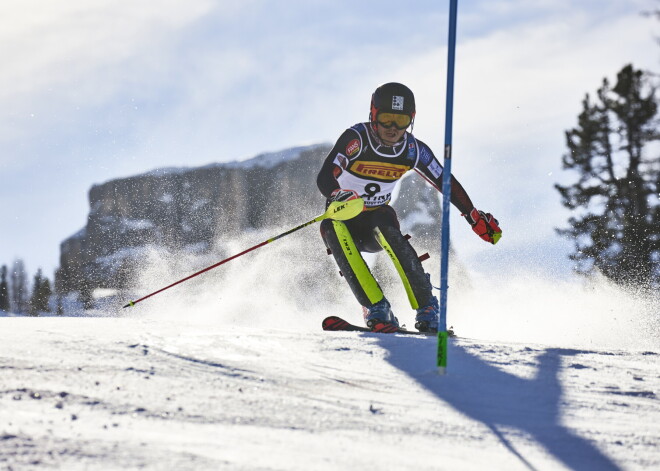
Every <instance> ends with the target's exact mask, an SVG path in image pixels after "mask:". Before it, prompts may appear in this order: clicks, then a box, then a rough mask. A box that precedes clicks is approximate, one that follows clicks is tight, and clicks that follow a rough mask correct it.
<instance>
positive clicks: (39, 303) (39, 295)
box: [30, 268, 53, 316]
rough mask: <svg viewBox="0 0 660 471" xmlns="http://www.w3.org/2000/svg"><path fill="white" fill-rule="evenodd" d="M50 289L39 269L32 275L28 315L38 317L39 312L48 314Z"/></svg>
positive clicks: (46, 279)
mask: <svg viewBox="0 0 660 471" xmlns="http://www.w3.org/2000/svg"><path fill="white" fill-rule="evenodd" d="M52 294H53V293H52V291H51V288H50V281H49V280H48V278H46V277H44V276H43V274H42V272H41V268H40V269H39V270H37V274H36V275H34V283H33V285H32V297H31V298H30V314H31V315H33V316H38V315H39V313H40V312H49V311H50V307H49V305H48V304H49V301H50V296H51V295H52Z"/></svg>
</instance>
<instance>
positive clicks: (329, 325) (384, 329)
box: [321, 316, 437, 337]
mask: <svg viewBox="0 0 660 471" xmlns="http://www.w3.org/2000/svg"><path fill="white" fill-rule="evenodd" d="M321 325H322V327H323V330H331V331H344V332H346V331H348V332H372V333H377V334H405V335H423V336H427V337H428V336H432V335H433V336H435V335H437V333H436V332H417V331H415V330H406V329H402V328H400V327H395V326H393V325H392V324H385V323H381V324H376V325H375V326H374V328H373V329H370V328H369V327H363V326H359V325H354V324H351V323H350V322H348V321H345V320H344V319H342V318H341V317H337V316H330V317H326V318H325V319H323V323H322V324H321Z"/></svg>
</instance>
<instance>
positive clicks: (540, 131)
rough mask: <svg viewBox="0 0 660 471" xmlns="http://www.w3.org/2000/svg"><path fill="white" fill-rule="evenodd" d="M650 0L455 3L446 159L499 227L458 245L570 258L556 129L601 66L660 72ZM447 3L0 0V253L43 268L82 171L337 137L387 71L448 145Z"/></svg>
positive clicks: (421, 124)
mask: <svg viewBox="0 0 660 471" xmlns="http://www.w3.org/2000/svg"><path fill="white" fill-rule="evenodd" d="M658 6H659V4H658V2H657V1H655V0H538V1H535V2H528V1H524V0H502V1H492V0H473V1H469V2H467V1H459V10H458V40H457V44H458V45H457V56H456V57H457V58H456V85H455V109H454V135H453V143H454V159H453V164H452V170H453V173H454V175H455V176H456V177H457V178H458V179H459V180H460V181H461V183H462V184H463V186H464V187H465V188H466V189H467V191H468V193H469V194H470V196H471V197H472V199H473V201H474V203H475V205H476V206H477V208H479V209H483V210H486V211H490V212H492V213H493V214H494V215H495V216H496V217H497V218H498V219H499V220H500V223H501V226H502V229H503V231H504V235H503V238H502V241H501V242H500V243H499V244H498V245H497V246H496V247H491V246H488V245H487V244H484V243H483V242H482V241H481V240H480V239H478V238H477V237H476V236H474V235H473V234H472V233H471V232H470V231H469V227H467V226H465V227H461V226H463V225H464V224H465V223H463V222H462V221H460V219H459V218H458V217H457V214H456V213H455V212H454V214H453V216H452V243H453V244H454V246H455V247H456V248H457V251H458V252H459V253H460V254H461V255H462V256H463V257H464V259H466V260H468V261H470V262H474V263H475V264H482V266H483V267H497V266H501V265H502V264H503V263H505V262H508V261H511V262H515V263H521V264H524V263H529V264H530V265H535V266H544V267H547V269H548V270H549V271H552V272H553V273H557V274H560V273H565V272H566V270H570V262H568V260H567V257H566V255H567V253H568V252H569V251H570V249H571V244H570V242H569V241H565V240H562V239H560V238H559V237H558V236H557V235H555V231H554V228H555V227H562V226H565V225H566V220H567V218H568V216H569V214H568V213H567V212H566V210H564V209H563V208H562V207H561V205H560V200H559V195H558V193H557V192H556V191H555V190H554V188H553V184H555V183H557V182H563V183H566V182H567V181H570V178H571V176H570V174H568V173H566V172H562V170H561V156H562V155H563V154H564V152H565V151H566V147H565V141H564V139H565V138H564V131H565V130H567V129H569V128H571V127H573V126H575V125H576V119H577V115H578V113H579V112H580V107H581V100H582V99H583V97H584V95H585V94H586V93H593V92H595V90H596V89H597V88H598V87H599V86H600V84H601V82H602V80H603V78H604V77H608V78H609V79H610V80H614V79H615V77H616V72H618V71H619V70H620V69H621V68H622V67H623V66H624V65H626V64H628V63H632V64H633V65H634V66H635V67H637V68H642V69H647V70H653V71H656V72H658V70H659V69H660V47H658V44H657V42H656V37H658V36H660V32H659V29H660V28H659V27H658V25H659V24H660V23H659V22H658V21H656V20H653V19H651V18H649V17H645V16H643V15H642V12H644V11H649V10H652V9H654V8H658ZM447 17H448V3H447V2H438V1H430V0H428V1H426V0H421V1H416V2H410V3H408V4H405V3H402V2H392V1H389V0H383V1H379V2H373V1H362V2H348V1H341V0H339V1H332V2H330V1H320V0H290V1H284V2H266V1H259V0H240V1H211V0H187V1H186V2H181V1H175V0H169V1H167V0H164V1H160V2H151V1H148V0H94V1H90V0H68V1H67V2H49V1H46V0H20V1H19V0H7V1H3V2H2V4H0V44H1V45H2V46H1V47H0V62H1V63H2V64H3V67H2V68H1V69H0V208H2V209H1V210H2V213H3V214H2V217H0V264H10V263H11V262H12V261H13V260H14V259H15V258H18V257H20V258H22V259H23V260H24V261H25V263H26V266H27V269H28V271H29V272H30V273H33V272H35V271H36V269H37V268H42V269H43V270H44V271H45V273H46V274H47V275H52V272H53V271H54V269H55V268H56V267H57V265H58V260H59V244H60V243H61V242H62V241H63V240H65V239H66V238H67V237H69V236H71V235H73V234H74V233H76V232H78V231H79V230H80V229H81V228H82V227H84V225H85V223H86V217H87V213H88V210H89V204H88V200H87V194H88V191H89V189H90V188H91V187H92V185H94V184H99V183H103V182H106V181H108V180H111V179H114V178H120V177H128V176H131V175H136V174H139V173H143V172H146V171H149V170H153V169H155V168H159V167H172V166H174V167H194V166H200V165H206V164H209V163H212V162H226V161H234V160H243V159H247V158H250V157H253V156H255V155H257V154H259V153H262V152H271V151H277V150H281V149H285V148H288V147H293V146H298V145H306V144H316V143H321V142H327V143H332V142H334V140H335V139H336V138H337V137H338V136H339V135H340V134H341V132H342V131H343V130H344V129H345V128H346V127H349V126H351V125H353V124H354V123H356V122H360V121H364V120H365V119H366V118H367V115H368V109H369V99H370V95H371V93H372V92H373V90H374V89H375V88H376V87H377V86H378V85H379V84H381V83H384V82H389V81H399V82H403V83H405V84H407V85H408V86H409V87H410V88H411V89H412V90H413V91H414V92H415V96H416V102H417V117H416V122H415V129H414V133H415V135H416V136H417V137H418V138H420V139H422V140H423V141H425V142H426V143H427V144H429V145H430V146H431V147H432V148H433V149H435V152H436V155H439V156H442V151H441V149H442V147H443V142H444V139H445V136H444V102H445V99H444V97H445V85H446V72H447V67H446V56H447ZM313 196H314V197H316V195H313ZM310 197H311V196H310ZM310 216H311V217H313V216H315V215H310Z"/></svg>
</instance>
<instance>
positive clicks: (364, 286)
mask: <svg viewBox="0 0 660 471" xmlns="http://www.w3.org/2000/svg"><path fill="white" fill-rule="evenodd" d="M321 234H322V236H323V240H324V241H325V245H326V246H327V247H328V248H329V249H330V250H331V251H332V255H333V256H334V258H335V261H336V262H337V265H338V266H339V269H340V270H341V273H342V275H344V278H345V279H346V281H347V282H348V285H349V286H350V288H351V291H353V294H354V295H355V297H356V298H357V300H358V302H359V303H360V304H361V305H363V306H370V305H372V304H375V303H377V302H378V301H380V300H382V299H383V291H382V290H381V288H380V285H379V284H378V282H377V281H376V279H375V278H374V276H373V275H372V274H371V270H369V267H368V266H367V264H366V262H365V261H364V259H363V258H362V254H360V251H359V250H358V249H357V247H356V246H355V242H354V241H353V237H352V236H351V233H350V231H349V230H348V228H347V227H346V224H344V223H343V222H341V221H334V220H327V219H326V220H325V221H323V223H321Z"/></svg>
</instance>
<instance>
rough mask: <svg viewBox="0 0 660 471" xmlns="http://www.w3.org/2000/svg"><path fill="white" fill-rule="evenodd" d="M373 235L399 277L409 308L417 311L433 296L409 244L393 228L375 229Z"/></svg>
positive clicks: (424, 273) (420, 264)
mask: <svg viewBox="0 0 660 471" xmlns="http://www.w3.org/2000/svg"><path fill="white" fill-rule="evenodd" d="M375 233H376V240H378V243H379V244H380V246H381V247H382V248H383V250H385V252H387V255H388V256H389V257H390V259H391V260H392V263H394V267H395V268H396V271H397V273H398V274H399V276H400V277H401V281H402V282H403V286H404V288H405V290H406V294H407V295H408V301H410V306H411V307H412V308H413V309H419V307H420V306H425V305H426V304H428V302H429V300H430V299H431V297H432V296H433V293H432V292H431V282H430V281H429V278H428V276H426V272H424V268H422V262H420V261H419V258H418V257H417V252H415V249H413V247H412V245H410V242H408V241H407V240H406V238H405V237H404V236H403V235H402V234H401V232H400V231H399V230H398V229H397V228H395V227H391V226H383V227H377V228H376V229H375Z"/></svg>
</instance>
